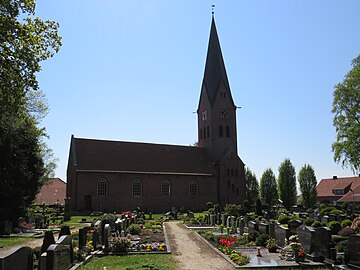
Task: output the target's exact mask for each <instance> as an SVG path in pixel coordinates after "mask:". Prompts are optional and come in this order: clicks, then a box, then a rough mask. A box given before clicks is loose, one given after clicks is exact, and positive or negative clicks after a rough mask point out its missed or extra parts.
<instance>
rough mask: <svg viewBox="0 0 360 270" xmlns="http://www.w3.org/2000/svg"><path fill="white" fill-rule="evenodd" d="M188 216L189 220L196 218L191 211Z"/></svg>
mask: <svg viewBox="0 0 360 270" xmlns="http://www.w3.org/2000/svg"><path fill="white" fill-rule="evenodd" d="M187 215H188V218H194V217H195V215H194V213H193V212H191V211H188V213H187Z"/></svg>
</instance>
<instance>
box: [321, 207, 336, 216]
mask: <svg viewBox="0 0 360 270" xmlns="http://www.w3.org/2000/svg"><path fill="white" fill-rule="evenodd" d="M332 210H336V208H335V207H334V206H327V207H324V208H322V209H321V210H320V215H321V216H323V215H325V214H328V213H330V212H331V211H332Z"/></svg>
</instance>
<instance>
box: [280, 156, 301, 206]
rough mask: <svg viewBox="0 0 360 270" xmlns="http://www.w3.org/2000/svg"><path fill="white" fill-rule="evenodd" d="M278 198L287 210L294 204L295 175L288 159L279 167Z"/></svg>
mask: <svg viewBox="0 0 360 270" xmlns="http://www.w3.org/2000/svg"><path fill="white" fill-rule="evenodd" d="M278 190H279V198H280V199H281V200H282V201H283V205H284V207H285V208H286V209H287V210H290V208H291V206H293V205H295V204H296V196H297V192H296V173H295V168H294V166H293V165H292V164H291V161H290V159H285V160H284V162H283V163H281V165H280V167H279V177H278Z"/></svg>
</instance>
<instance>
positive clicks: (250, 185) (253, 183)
mask: <svg viewBox="0 0 360 270" xmlns="http://www.w3.org/2000/svg"><path fill="white" fill-rule="evenodd" d="M245 181H246V200H247V201H248V203H249V205H250V206H254V205H255V203H256V200H257V199H258V198H259V182H258V180H257V179H256V175H255V174H254V173H253V172H252V171H251V170H250V169H249V168H246V169H245Z"/></svg>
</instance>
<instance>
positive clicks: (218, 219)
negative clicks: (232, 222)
mask: <svg viewBox="0 0 360 270" xmlns="http://www.w3.org/2000/svg"><path fill="white" fill-rule="evenodd" d="M216 216H217V218H216V219H217V224H218V225H220V224H221V214H220V213H217V214H216Z"/></svg>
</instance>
